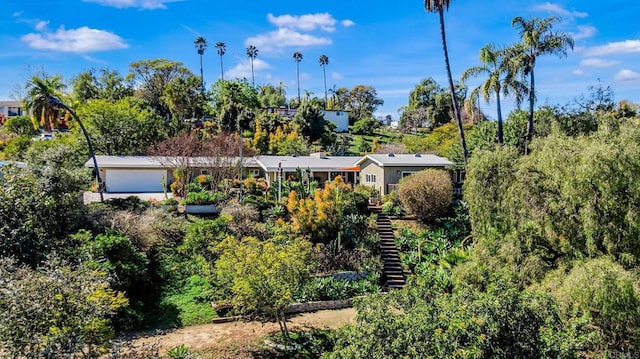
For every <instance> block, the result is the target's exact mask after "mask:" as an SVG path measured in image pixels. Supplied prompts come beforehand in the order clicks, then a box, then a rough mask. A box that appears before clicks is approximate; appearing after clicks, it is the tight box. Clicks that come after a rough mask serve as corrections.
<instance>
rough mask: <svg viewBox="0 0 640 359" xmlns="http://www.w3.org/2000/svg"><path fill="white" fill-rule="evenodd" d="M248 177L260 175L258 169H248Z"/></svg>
mask: <svg viewBox="0 0 640 359" xmlns="http://www.w3.org/2000/svg"><path fill="white" fill-rule="evenodd" d="M249 177H253V178H257V177H260V170H249Z"/></svg>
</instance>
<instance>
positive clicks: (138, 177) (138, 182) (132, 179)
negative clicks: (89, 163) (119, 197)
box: [105, 169, 167, 193]
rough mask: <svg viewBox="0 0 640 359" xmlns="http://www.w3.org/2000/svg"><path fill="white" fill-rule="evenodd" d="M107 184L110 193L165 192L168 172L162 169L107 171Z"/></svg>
mask: <svg viewBox="0 0 640 359" xmlns="http://www.w3.org/2000/svg"><path fill="white" fill-rule="evenodd" d="M105 173H106V175H105V182H106V188H107V192H109V193H140V192H163V188H162V183H163V182H165V181H166V179H167V171H166V170H162V169H153V170H152V169H136V170H133V169H107V170H106V172H105Z"/></svg>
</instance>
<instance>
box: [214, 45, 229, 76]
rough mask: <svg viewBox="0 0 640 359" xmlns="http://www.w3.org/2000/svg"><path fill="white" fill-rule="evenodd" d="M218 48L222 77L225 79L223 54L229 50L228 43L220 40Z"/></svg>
mask: <svg viewBox="0 0 640 359" xmlns="http://www.w3.org/2000/svg"><path fill="white" fill-rule="evenodd" d="M216 49H217V50H218V55H220V79H222V81H224V66H223V64H222V56H224V54H225V53H226V52H227V45H225V43H224V42H222V41H218V42H216Z"/></svg>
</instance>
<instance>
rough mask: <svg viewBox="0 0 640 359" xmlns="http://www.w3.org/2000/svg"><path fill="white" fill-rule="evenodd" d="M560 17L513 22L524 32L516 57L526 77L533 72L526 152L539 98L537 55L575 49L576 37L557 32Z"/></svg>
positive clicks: (518, 19)
mask: <svg viewBox="0 0 640 359" xmlns="http://www.w3.org/2000/svg"><path fill="white" fill-rule="evenodd" d="M558 21H560V18H558V17H556V16H552V17H549V18H546V19H540V18H537V17H534V18H531V19H528V20H526V19H524V18H523V17H521V16H517V17H514V18H513V20H511V26H513V27H515V28H517V29H518V31H519V33H520V43H519V44H517V45H516V47H515V49H516V56H514V61H515V62H516V63H517V64H518V67H519V69H520V71H521V72H522V74H523V75H524V77H526V76H529V121H528V123H527V139H526V142H525V153H527V152H528V147H529V143H530V142H531V138H532V136H533V106H534V104H535V101H536V87H535V77H534V74H533V72H534V68H535V66H536V59H537V58H538V57H539V56H542V55H558V56H560V57H562V56H567V49H568V48H571V49H572V50H573V45H574V41H573V38H572V37H571V36H570V35H568V34H565V33H557V32H553V31H552V28H553V25H554V24H556V23H557V22H558Z"/></svg>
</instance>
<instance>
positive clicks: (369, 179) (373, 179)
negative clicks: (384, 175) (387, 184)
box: [364, 174, 376, 183]
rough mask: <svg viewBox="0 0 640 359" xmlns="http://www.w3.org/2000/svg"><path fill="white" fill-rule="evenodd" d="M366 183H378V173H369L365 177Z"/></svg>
mask: <svg viewBox="0 0 640 359" xmlns="http://www.w3.org/2000/svg"><path fill="white" fill-rule="evenodd" d="M364 182H365V183H376V175H373V174H367V175H366V176H365V179H364Z"/></svg>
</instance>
